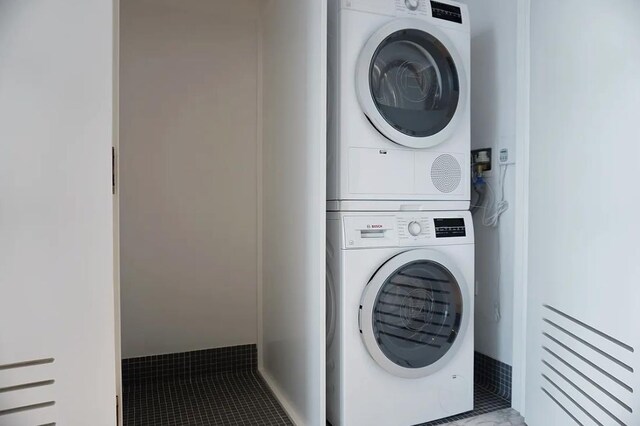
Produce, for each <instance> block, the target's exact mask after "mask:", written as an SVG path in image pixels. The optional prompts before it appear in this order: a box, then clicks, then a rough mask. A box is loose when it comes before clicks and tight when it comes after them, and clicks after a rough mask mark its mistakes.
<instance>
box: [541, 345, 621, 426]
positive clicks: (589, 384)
mask: <svg viewBox="0 0 640 426" xmlns="http://www.w3.org/2000/svg"><path fill="white" fill-rule="evenodd" d="M542 371H543V374H545V375H547V376H548V377H549V378H551V379H552V380H554V381H555V382H556V384H558V385H559V386H561V388H562V389H564V390H565V391H566V392H567V393H569V394H570V395H572V396H574V398H575V399H582V400H583V401H586V400H588V405H587V406H584V407H585V408H587V409H588V410H589V412H590V413H592V414H593V415H594V416H595V417H596V418H600V419H602V420H601V421H602V423H603V424H605V425H608V424H618V425H628V424H632V423H630V422H631V414H632V412H631V411H632V409H631V407H630V406H629V405H628V403H629V401H625V400H622V399H620V398H618V397H616V396H615V395H612V394H610V393H608V392H607V391H606V389H604V390H603V388H602V387H601V386H600V384H599V383H597V382H596V381H595V380H593V379H591V378H590V377H589V376H588V374H590V371H588V370H587V371H580V370H578V372H576V370H574V369H572V368H571V367H570V366H568V365H567V364H565V363H562V362H561V361H559V360H558V359H557V358H554V357H552V356H550V355H549V356H545V357H544V358H543V367H542ZM585 377H587V378H588V379H587V378H585ZM589 379H590V380H589ZM629 396H631V394H629ZM625 399H627V398H625Z"/></svg>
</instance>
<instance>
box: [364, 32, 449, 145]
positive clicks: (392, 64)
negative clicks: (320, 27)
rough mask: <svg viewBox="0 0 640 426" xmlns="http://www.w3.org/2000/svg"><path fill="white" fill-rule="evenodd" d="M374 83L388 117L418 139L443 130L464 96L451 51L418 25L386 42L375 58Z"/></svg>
mask: <svg viewBox="0 0 640 426" xmlns="http://www.w3.org/2000/svg"><path fill="white" fill-rule="evenodd" d="M369 85H370V90H371V96H372V97H373V101H374V103H375V105H376V108H377V109H378V112H379V113H380V115H381V116H382V117H383V118H384V119H385V121H386V122H387V123H389V124H390V125H391V126H393V128H395V129H396V130H398V131H399V132H401V133H403V134H405V135H409V136H415V137H425V136H433V135H435V134H437V133H438V132H440V131H442V129H444V128H445V127H446V126H447V125H448V124H449V122H450V121H451V119H452V118H453V115H454V114H455V112H456V109H457V106H458V101H459V98H460V85H459V84H458V72H457V70H456V66H455V64H454V62H453V58H452V57H451V54H450V53H449V52H448V51H447V49H446V47H444V45H443V44H442V43H441V42H440V41H439V40H438V39H436V38H435V37H433V36H432V35H431V34H429V33H426V32H424V31H421V30H415V29H406V30H401V31H396V32H395V33H393V34H391V35H390V36H388V37H387V38H386V39H385V40H383V42H382V43H381V44H380V46H379V47H378V49H377V50H376V52H375V53H374V55H373V58H372V60H371V68H370V70H369Z"/></svg>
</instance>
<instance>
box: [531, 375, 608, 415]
mask: <svg viewBox="0 0 640 426" xmlns="http://www.w3.org/2000/svg"><path fill="white" fill-rule="evenodd" d="M541 392H543V393H544V395H545V397H546V398H547V399H548V400H549V401H550V404H548V405H547V406H545V418H546V420H547V424H548V425H566V426H569V425H572V424H573V425H581V426H598V424H597V423H596V422H594V421H593V420H592V419H591V418H590V417H589V415H588V414H587V413H585V412H583V411H581V410H579V409H578V408H577V407H576V405H575V402H574V401H573V400H572V399H571V397H570V396H567V395H566V394H565V393H563V392H562V391H560V390H558V389H557V388H556V387H554V386H553V385H552V384H550V383H549V382H546V381H544V380H543V381H542V390H541ZM571 419H573V421H574V423H571Z"/></svg>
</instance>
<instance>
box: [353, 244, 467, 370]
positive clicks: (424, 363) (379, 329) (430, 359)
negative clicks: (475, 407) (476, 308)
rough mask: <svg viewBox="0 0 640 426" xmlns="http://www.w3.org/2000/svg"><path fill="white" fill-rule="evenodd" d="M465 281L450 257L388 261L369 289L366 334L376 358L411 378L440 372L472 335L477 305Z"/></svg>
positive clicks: (419, 254)
mask: <svg viewBox="0 0 640 426" xmlns="http://www.w3.org/2000/svg"><path fill="white" fill-rule="evenodd" d="M469 299H470V295H469V292H468V287H467V285H466V283H465V281H464V277H463V276H462V275H461V274H460V272H459V271H458V269H457V268H456V267H455V265H454V264H453V263H452V262H451V260H450V259H448V258H447V257H446V256H444V255H443V254H441V253H440V252H438V251H435V250H431V249H420V250H411V251H409V252H405V253H402V254H399V255H397V256H395V257H393V258H392V259H390V260H389V261H388V262H386V263H385V264H384V265H383V266H382V267H381V268H380V269H379V270H378V271H377V272H376V274H375V275H374V276H373V278H372V279H371V281H370V282H369V283H368V284H367V286H366V287H365V290H364V293H363V295H362V300H361V306H360V318H359V319H360V322H359V324H360V332H361V335H362V338H363V341H364V344H365V346H366V347H367V350H368V351H369V354H370V355H371V357H372V358H373V359H374V360H375V361H376V362H377V363H378V364H379V365H380V366H381V367H382V368H384V369H385V370H387V371H388V372H390V373H392V374H394V375H396V376H399V377H406V378H418V377H424V376H427V375H429V374H432V373H434V372H436V371H438V370H440V369H441V368H442V367H443V366H444V365H445V364H446V363H447V362H448V361H449V360H450V359H451V358H453V356H454V355H455V354H456V352H457V351H458V349H459V347H460V345H461V344H462V342H463V340H464V334H465V333H466V331H467V328H468V323H469V315H470V312H471V309H470V306H471V305H470V303H471V300H469Z"/></svg>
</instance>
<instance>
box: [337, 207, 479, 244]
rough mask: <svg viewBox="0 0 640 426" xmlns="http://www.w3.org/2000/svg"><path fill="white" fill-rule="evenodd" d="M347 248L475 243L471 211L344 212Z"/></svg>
mask: <svg viewBox="0 0 640 426" xmlns="http://www.w3.org/2000/svg"><path fill="white" fill-rule="evenodd" d="M341 216H342V219H343V227H344V228H343V232H344V234H343V236H344V240H343V241H344V246H345V248H348V249H349V248H369V247H394V246H399V247H402V246H407V247H414V246H428V245H441V244H465V243H470V242H473V222H472V219H471V214H470V213H469V212H428V213H426V212H399V213H382V212H381V213H378V214H374V215H371V214H370V213H369V214H366V213H342V214H341Z"/></svg>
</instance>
